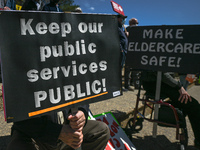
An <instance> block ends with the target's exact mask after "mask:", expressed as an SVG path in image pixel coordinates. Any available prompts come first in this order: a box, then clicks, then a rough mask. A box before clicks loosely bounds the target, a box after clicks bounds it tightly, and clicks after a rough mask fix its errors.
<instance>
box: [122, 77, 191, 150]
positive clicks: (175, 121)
mask: <svg viewBox="0 0 200 150" xmlns="http://www.w3.org/2000/svg"><path fill="white" fill-rule="evenodd" d="M141 86H142V85H141V81H140V87H139V89H138V94H137V100H136V105H135V109H134V114H133V118H131V119H129V121H128V123H127V126H128V127H129V128H130V129H131V131H133V132H139V131H140V130H142V128H143V125H142V123H143V121H144V120H147V121H149V122H152V123H157V125H159V126H162V127H171V128H176V139H177V140H179V141H180V142H179V147H178V149H180V150H185V148H186V147H187V145H188V133H187V127H186V120H185V115H184V114H183V112H182V111H181V110H179V109H178V108H175V107H174V106H173V105H171V104H170V100H169V99H167V98H166V97H161V98H160V100H159V101H155V98H154V95H152V94H151V93H148V92H145V93H144V94H141ZM141 95H142V96H141ZM140 103H142V105H143V107H142V110H139V104H140ZM155 105H158V106H159V111H158V119H154V118H153V114H154V110H155ZM146 111H149V112H150V113H148V114H149V115H147V116H146V115H145V113H146ZM125 132H126V131H125ZM127 134H128V133H127ZM129 137H130V136H129Z"/></svg>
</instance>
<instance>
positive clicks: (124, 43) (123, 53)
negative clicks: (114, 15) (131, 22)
mask: <svg viewBox="0 0 200 150" xmlns="http://www.w3.org/2000/svg"><path fill="white" fill-rule="evenodd" d="M125 18H127V16H123V15H121V14H119V15H118V31H119V39H120V50H121V67H122V68H123V67H124V63H125V60H126V54H127V48H128V38H127V36H126V34H125V32H124V29H123V27H122V26H123V24H124V21H125Z"/></svg>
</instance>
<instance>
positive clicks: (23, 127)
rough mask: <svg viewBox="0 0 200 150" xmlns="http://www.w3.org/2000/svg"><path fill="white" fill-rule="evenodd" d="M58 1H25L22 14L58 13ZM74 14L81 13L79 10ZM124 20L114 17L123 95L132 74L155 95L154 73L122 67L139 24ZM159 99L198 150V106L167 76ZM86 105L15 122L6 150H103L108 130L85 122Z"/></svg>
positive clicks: (10, 4)
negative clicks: (178, 113) (185, 121)
mask: <svg viewBox="0 0 200 150" xmlns="http://www.w3.org/2000/svg"><path fill="white" fill-rule="evenodd" d="M58 2H59V0H50V3H48V4H45V3H44V1H41V0H26V1H25V3H24V4H23V6H22V10H35V11H56V12H62V10H61V9H60V8H59V5H58ZM15 9H16V7H15V1H14V0H7V2H6V4H5V3H4V0H1V1H0V10H15ZM74 12H77V13H82V10H81V8H80V7H78V8H76V9H75V10H74ZM126 18H127V16H124V15H121V14H119V15H118V31H119V39H120V43H119V45H120V52H121V66H120V67H121V71H123V68H124V88H123V91H133V90H134V89H133V88H132V87H131V85H134V82H133V80H134V78H137V77H136V74H138V73H141V78H142V85H143V88H144V90H146V91H149V92H151V93H155V89H156V79H157V77H156V75H157V74H156V72H153V71H142V72H136V71H134V70H133V69H132V68H131V67H129V66H127V65H126V63H125V60H126V56H127V55H128V51H127V48H128V36H129V31H130V29H131V28H134V27H136V26H137V25H138V24H139V22H138V20H137V19H136V18H132V19H130V20H129V26H128V27H127V28H125V27H124V23H125V19H126ZM160 93H161V96H162V95H164V96H167V97H169V98H170V99H171V100H172V104H173V105H174V106H175V107H177V108H180V109H181V110H183V112H184V114H185V115H188V117H189V120H190V123H191V125H192V129H193V132H194V136H195V141H194V143H195V146H196V147H197V148H199V149H200V128H199V126H200V104H199V103H198V101H197V100H196V99H194V98H193V97H191V96H190V95H189V94H188V93H187V91H186V90H185V89H184V87H183V85H181V83H180V82H179V81H177V80H175V79H174V78H173V77H172V76H171V75H170V74H169V73H163V74H162V82H161V92H160ZM88 112H89V105H84V106H80V107H79V108H78V111H77V112H76V114H72V113H71V112H70V110H68V109H66V110H65V111H62V112H58V113H50V114H49V115H45V116H42V117H37V118H33V119H28V120H24V121H19V122H15V123H14V124H13V126H12V137H11V140H10V143H9V144H8V147H7V149H8V150H15V149H16V150H18V149H21V150H23V149H24V150H27V149H30V150H32V149H44V150H51V149H52V150H53V149H65V150H68V149H69V150H70V149H77V148H79V147H80V146H81V147H82V149H83V150H84V149H85V150H86V149H87V150H103V149H104V148H105V146H106V144H107V142H108V139H109V136H110V132H109V128H108V126H107V125H106V124H105V123H103V122H99V121H94V120H88V119H87V118H88Z"/></svg>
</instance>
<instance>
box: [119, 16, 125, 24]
mask: <svg viewBox="0 0 200 150" xmlns="http://www.w3.org/2000/svg"><path fill="white" fill-rule="evenodd" d="M124 20H125V19H124V18H122V17H120V18H118V22H119V23H120V24H121V25H122V24H123V22H124Z"/></svg>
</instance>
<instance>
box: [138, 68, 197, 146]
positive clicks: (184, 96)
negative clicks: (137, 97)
mask: <svg viewBox="0 0 200 150" xmlns="http://www.w3.org/2000/svg"><path fill="white" fill-rule="evenodd" d="M141 78H142V85H143V88H144V90H146V92H147V93H151V94H153V95H155V91H156V81H157V73H156V72H153V71H152V72H150V71H143V72H142V75H141ZM160 96H161V97H169V98H170V100H171V104H172V105H173V106H174V107H176V108H179V109H180V110H182V111H183V114H185V115H188V118H189V120H190V123H191V126H192V129H193V132H194V136H195V141H194V144H195V146H196V147H197V148H200V128H199V127H200V104H199V103H198V101H197V100H196V99H194V98H193V97H191V96H190V95H189V94H188V93H187V92H186V91H185V89H184V88H183V87H182V86H181V84H180V82H179V81H177V80H175V79H174V78H173V77H172V76H171V75H170V74H169V73H163V74H162V81H161V91H160Z"/></svg>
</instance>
